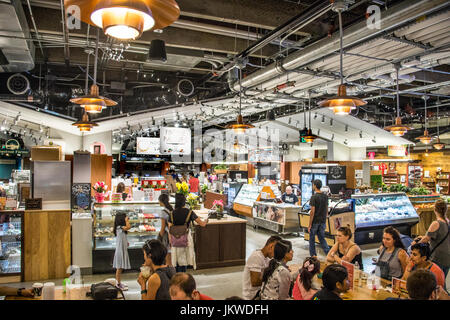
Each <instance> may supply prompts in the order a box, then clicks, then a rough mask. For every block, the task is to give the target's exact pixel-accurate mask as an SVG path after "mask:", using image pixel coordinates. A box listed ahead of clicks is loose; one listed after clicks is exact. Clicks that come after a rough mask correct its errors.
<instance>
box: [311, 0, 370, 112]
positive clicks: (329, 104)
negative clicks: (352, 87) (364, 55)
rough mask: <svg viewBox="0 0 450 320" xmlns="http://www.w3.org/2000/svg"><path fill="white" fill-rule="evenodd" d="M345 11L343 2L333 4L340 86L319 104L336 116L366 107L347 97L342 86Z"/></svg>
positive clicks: (364, 102) (359, 101)
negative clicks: (337, 19) (336, 22)
mask: <svg viewBox="0 0 450 320" xmlns="http://www.w3.org/2000/svg"><path fill="white" fill-rule="evenodd" d="M345 9H346V4H345V2H344V1H336V2H335V3H334V4H333V11H335V12H337V13H338V16H339V39H340V76H341V84H340V85H339V87H338V94H337V96H334V97H332V98H329V99H326V100H323V101H321V102H319V106H320V107H325V108H329V109H331V110H333V112H334V114H337V115H348V114H350V112H351V111H352V110H354V109H356V108H357V107H359V106H363V105H366V104H367V102H366V101H364V100H362V99H359V98H357V97H352V96H347V87H346V86H345V84H344V72H343V44H342V37H343V30H342V11H344V10H345Z"/></svg>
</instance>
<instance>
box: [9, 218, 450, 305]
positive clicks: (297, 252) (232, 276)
mask: <svg viewBox="0 0 450 320" xmlns="http://www.w3.org/2000/svg"><path fill="white" fill-rule="evenodd" d="M272 234H273V233H272V232H270V231H266V230H264V229H258V230H256V231H255V230H254V229H253V228H252V227H250V226H247V246H246V258H248V257H249V255H250V254H251V253H252V252H253V251H254V250H256V249H260V248H262V246H263V245H264V243H265V242H266V240H267V238H268V237H270V236H271V235H272ZM283 238H285V239H286V240H289V241H291V242H292V245H293V249H294V258H293V260H292V262H291V263H295V264H301V263H302V262H303V260H304V259H305V258H306V257H308V256H309V250H308V242H307V241H305V240H304V239H303V237H298V236H294V235H292V236H284V237H283ZM378 246H379V245H378V244H371V245H363V246H361V249H362V250H363V263H364V271H365V272H370V271H372V270H373V269H374V267H375V266H374V265H372V258H374V257H377V256H378V255H377V253H376V250H377V248H378ZM316 248H317V249H316V250H317V254H318V257H319V259H320V260H324V259H325V255H324V253H323V251H322V249H321V248H320V245H317V246H316ZM243 270H244V266H236V267H226V268H214V269H204V270H192V269H190V270H188V272H190V273H191V274H192V275H193V276H194V278H195V280H196V282H197V289H198V290H199V291H200V292H201V293H203V294H206V295H208V296H210V297H212V298H213V299H216V300H222V299H225V298H227V297H231V296H242V273H243ZM137 277H138V273H137V272H127V273H124V274H123V275H122V282H123V283H125V284H126V285H127V286H128V287H129V290H128V291H126V292H125V296H126V298H127V299H129V300H139V299H140V287H139V284H138V283H137V282H136V279H137ZM107 278H114V274H112V273H111V274H100V275H98V274H96V275H86V276H83V281H84V283H85V284H92V283H98V282H101V281H104V280H105V279H107ZM49 281H52V282H55V284H56V285H61V284H62V279H56V280H49ZM8 285H9V286H14V287H30V286H31V285H32V283H31V282H27V283H11V284H8ZM447 287H450V277H447Z"/></svg>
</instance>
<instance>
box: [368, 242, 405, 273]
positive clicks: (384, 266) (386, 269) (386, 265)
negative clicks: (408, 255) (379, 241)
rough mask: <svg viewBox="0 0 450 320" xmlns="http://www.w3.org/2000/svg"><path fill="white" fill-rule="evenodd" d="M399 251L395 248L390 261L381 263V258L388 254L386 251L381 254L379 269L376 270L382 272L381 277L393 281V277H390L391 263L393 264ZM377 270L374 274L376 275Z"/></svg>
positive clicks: (378, 263)
mask: <svg viewBox="0 0 450 320" xmlns="http://www.w3.org/2000/svg"><path fill="white" fill-rule="evenodd" d="M398 250H399V249H398V248H395V249H394V252H392V254H391V256H390V257H389V259H388V261H380V260H381V258H382V257H383V255H384V253H385V252H386V249H383V251H382V252H381V255H380V258H378V262H377V267H376V268H375V270H376V269H379V270H380V277H381V278H383V279H387V280H391V279H392V277H391V276H390V275H389V270H390V268H389V263H390V262H391V260H392V258H393V257H394V256H395V254H396V253H397V251H398ZM375 270H374V271H373V272H372V273H374V272H375Z"/></svg>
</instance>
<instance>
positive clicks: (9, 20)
mask: <svg viewBox="0 0 450 320" xmlns="http://www.w3.org/2000/svg"><path fill="white" fill-rule="evenodd" d="M26 21H27V18H26V16H25V13H24V11H23V8H22V2H21V1H11V0H2V1H1V2H0V30H2V32H1V36H0V48H2V52H3V55H4V56H5V58H6V59H7V61H9V64H7V65H3V64H2V65H0V72H22V71H29V70H32V69H33V68H34V45H33V41H27V40H25V39H30V38H31V35H30V30H29V29H28V24H27V22H26Z"/></svg>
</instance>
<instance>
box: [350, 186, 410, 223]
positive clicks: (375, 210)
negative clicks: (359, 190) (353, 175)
mask: <svg viewBox="0 0 450 320" xmlns="http://www.w3.org/2000/svg"><path fill="white" fill-rule="evenodd" d="M352 198H353V199H354V200H355V223H356V228H365V227H380V226H388V225H396V224H405V223H407V224H409V223H411V224H415V223H417V222H418V221H419V216H418V214H417V212H416V210H415V209H414V207H413V205H412V204H411V201H410V200H409V198H408V196H407V195H406V194H405V193H381V194H369V195H352Z"/></svg>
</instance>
